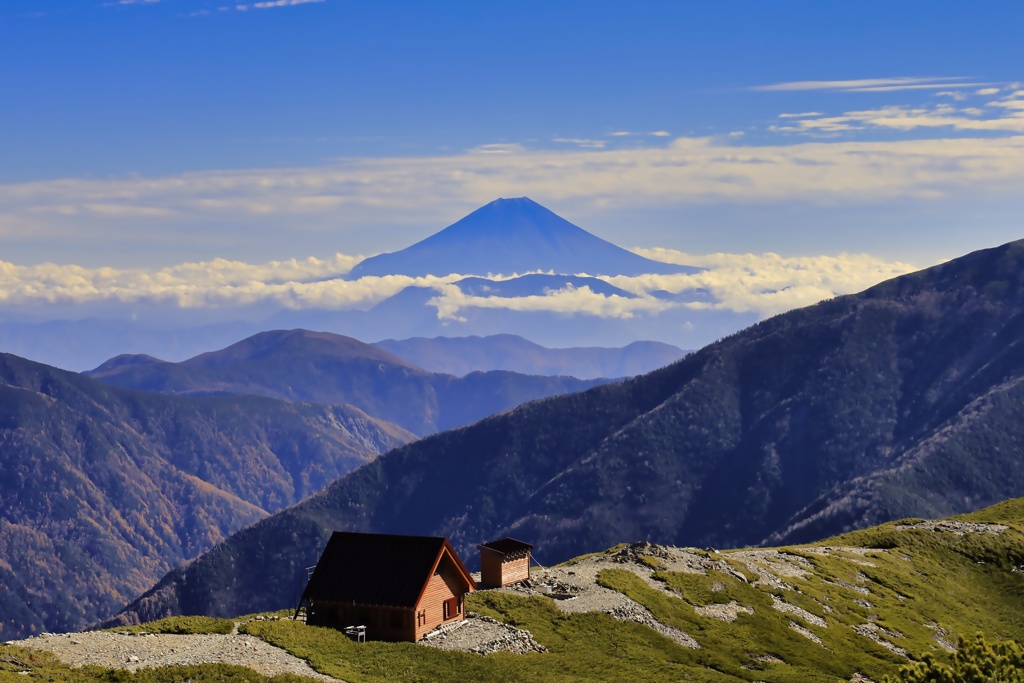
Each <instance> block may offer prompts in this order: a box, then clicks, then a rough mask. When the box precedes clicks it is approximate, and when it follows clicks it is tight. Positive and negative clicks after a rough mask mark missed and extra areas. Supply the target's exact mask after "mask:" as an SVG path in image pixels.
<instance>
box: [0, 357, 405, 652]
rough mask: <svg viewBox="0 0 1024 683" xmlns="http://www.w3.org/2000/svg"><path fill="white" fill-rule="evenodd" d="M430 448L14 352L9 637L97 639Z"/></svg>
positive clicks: (271, 406)
mask: <svg viewBox="0 0 1024 683" xmlns="http://www.w3.org/2000/svg"><path fill="white" fill-rule="evenodd" d="M414 438H415V437H414V435H413V434H411V433H409V432H407V431H405V430H403V429H401V428H399V427H397V426H395V425H392V424H388V423H385V422H383V421H380V420H375V419H374V418H371V417H369V416H367V415H366V414H365V413H363V412H361V411H359V410H357V409H355V408H352V407H351V406H330V405H310V404H298V403H286V402H283V401H277V400H272V399H268V398H261V397H255V396H241V397H239V396H219V397H204V398H188V397H180V396H163V395H159V394H146V393H142V392H135V391H128V390H126V389H121V388H118V387H113V386H110V385H107V384H104V383H102V382H98V381H96V380H93V379H89V378H86V377H82V376H80V375H77V374H75V373H71V372H66V371H63V370H58V369H56V368H52V367H49V366H45V365H41V364H38V363H33V362H31V361H27V360H24V359H22V358H18V357H17V356H11V355H8V354H0V501H2V504H0V638H3V639H8V638H14V637H17V636H20V635H25V634H28V633H33V632H35V633H38V632H40V631H44V630H48V631H63V630H75V629H80V628H84V627H85V626H86V625H88V624H89V623H90V622H92V621H95V620H96V619H98V618H99V617H100V616H104V615H106V614H108V613H109V612H110V610H112V609H117V608H118V607H119V606H120V604H121V603H123V602H124V601H125V600H127V599H130V598H131V596H134V595H136V594H138V592H139V591H141V590H144V589H145V588H146V587H147V586H149V585H151V584H152V582H153V581H155V580H156V579H157V578H158V577H159V576H161V575H163V574H164V573H165V572H166V571H167V570H168V569H169V568H171V567H173V566H175V565H177V564H178V563H180V562H182V561H184V560H187V559H189V558H192V557H194V556H195V555H196V554H198V553H200V552H202V551H203V550H206V549H208V548H209V547H210V546H212V545H213V544H214V543H216V542H218V541H220V540H222V539H223V538H225V537H226V536H228V535H229V534H230V533H232V532H233V531H236V530H238V529H239V528H241V527H243V526H245V525H247V524H251V523H252V522H254V521H256V520H258V519H260V518H262V517H264V516H266V515H267V514H268V513H270V512H274V511H276V510H278V509H280V508H282V507H284V506H286V505H290V504H292V503H295V502H297V501H299V500H301V499H302V498H304V497H306V496H308V495H310V494H311V493H313V492H315V491H317V490H319V489H320V488H322V487H323V486H325V485H326V484H327V483H328V482H330V481H331V480H333V479H334V478H336V477H337V476H339V475H341V474H344V473H346V472H348V471H349V470H351V469H353V468H354V467H356V466H357V465H359V464H362V463H364V462H366V461H367V460H370V459H372V458H373V457H375V456H376V455H377V454H379V453H382V452H384V451H386V450H389V449H390V448H392V447H394V446H397V445H399V444H401V443H405V442H407V441H410V440H412V439H414Z"/></svg>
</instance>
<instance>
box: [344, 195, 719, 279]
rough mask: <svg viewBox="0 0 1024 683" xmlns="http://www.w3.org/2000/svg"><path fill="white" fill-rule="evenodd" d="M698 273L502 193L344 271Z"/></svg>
mask: <svg viewBox="0 0 1024 683" xmlns="http://www.w3.org/2000/svg"><path fill="white" fill-rule="evenodd" d="M538 270H539V271H545V272H547V271H553V272H555V273H558V274H567V275H573V274H577V273H589V274H591V275H642V274H644V273H693V272H697V271H698V270H699V269H698V268H690V267H687V266H677V265H673V264H670V263H662V262H661V261H652V260H651V259H647V258H644V257H642V256H639V255H637V254H634V253H633V252H631V251H627V250H626V249H623V248H622V247H619V246H616V245H614V244H612V243H611V242H608V241H606V240H603V239H601V238H600V237H596V236H594V235H592V234H590V233H589V232H587V231H586V230H584V229H582V228H580V227H577V226H575V225H573V224H572V223H570V222H569V221H567V220H565V219H564V218H562V217H561V216H559V215H557V214H555V213H554V212H552V211H550V210H549V209H546V208H544V207H543V206H541V205H540V204H538V203H537V202H535V201H533V200H532V199H530V198H528V197H519V198H516V199H496V200H494V201H493V202H491V203H490V204H487V205H486V206H482V207H480V208H479V209H477V210H476V211H474V212H473V213H471V214H469V215H468V216H466V217H465V218H462V219H461V220H459V221H457V222H455V223H453V224H452V225H449V226H448V227H447V228H445V229H444V230H442V231H440V232H438V233H436V234H434V235H431V236H430V237H428V238H426V239H424V240H422V241H420V242H417V243H416V244H413V245H412V246H410V247H406V248H405V249H402V250H401V251H396V252H393V253H389V254H380V255H379V256H373V257H371V258H368V259H366V260H365V261H363V262H361V263H359V264H358V265H356V267H355V268H353V269H352V271H351V272H350V273H349V274H348V275H347V276H346V277H348V278H349V279H356V278H360V277H366V276H370V275H376V276H381V277H383V276H385V275H408V276H410V277H422V276H426V275H439V276H443V275H450V274H452V273H461V274H464V275H489V274H494V275H498V274H504V275H512V274H513V273H527V272H531V271H538Z"/></svg>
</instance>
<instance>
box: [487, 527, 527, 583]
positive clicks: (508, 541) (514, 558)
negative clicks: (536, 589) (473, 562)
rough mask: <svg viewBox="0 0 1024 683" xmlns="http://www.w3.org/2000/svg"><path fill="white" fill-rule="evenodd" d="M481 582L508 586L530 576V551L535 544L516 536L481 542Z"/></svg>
mask: <svg viewBox="0 0 1024 683" xmlns="http://www.w3.org/2000/svg"><path fill="white" fill-rule="evenodd" d="M477 548H479V549H480V583H481V584H483V585H485V586H508V585H509V584H513V583H519V582H520V581H525V580H526V579H528V578H530V551H531V550H533V546H532V545H530V544H529V543H523V542H522V541H517V540H516V539H514V538H503V539H501V540H500V541H491V542H490V543H481V544H480V545H478V546H477Z"/></svg>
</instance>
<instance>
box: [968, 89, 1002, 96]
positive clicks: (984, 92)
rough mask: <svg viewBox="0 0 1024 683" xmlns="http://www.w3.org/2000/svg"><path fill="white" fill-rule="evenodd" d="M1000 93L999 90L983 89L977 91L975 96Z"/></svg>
mask: <svg viewBox="0 0 1024 683" xmlns="http://www.w3.org/2000/svg"><path fill="white" fill-rule="evenodd" d="M998 92H999V88H982V89H981V90H978V91H976V92H975V93H974V94H975V95H995V94H996V93H998Z"/></svg>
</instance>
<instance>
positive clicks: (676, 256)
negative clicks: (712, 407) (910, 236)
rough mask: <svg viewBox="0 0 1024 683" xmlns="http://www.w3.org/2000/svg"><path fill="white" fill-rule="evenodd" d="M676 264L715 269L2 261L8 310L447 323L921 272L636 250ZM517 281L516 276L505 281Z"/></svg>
mask: <svg viewBox="0 0 1024 683" xmlns="http://www.w3.org/2000/svg"><path fill="white" fill-rule="evenodd" d="M635 251H636V252H637V253H639V254H641V255H643V256H646V257H648V258H653V259H657V260H661V261H666V262H669V263H681V264H687V265H696V266H701V267H703V268H705V269H706V270H704V271H702V272H700V273H696V274H693V275H641V276H637V277H602V278H600V279H602V280H604V281H606V282H608V283H610V284H612V285H614V286H616V287H619V288H620V289H623V290H625V291H627V292H630V293H632V294H634V295H635V297H625V296H619V295H610V296H609V295H604V294H600V293H596V292H594V291H593V290H591V289H590V288H589V287H580V288H574V287H565V288H563V289H559V290H555V291H549V292H546V293H545V294H544V295H536V296H524V297H495V296H470V295H467V294H464V293H463V292H462V291H461V290H459V288H458V287H457V286H456V285H455V284H453V283H454V282H456V281H457V280H460V279H462V278H463V277H466V275H449V276H446V277H442V278H437V277H421V278H411V277H406V276H400V275H395V276H387V277H364V278H360V279H358V280H343V279H339V277H338V276H339V275H342V274H344V273H347V272H348V271H349V270H350V269H351V268H352V266H354V265H355V264H356V263H358V262H359V261H360V260H361V259H362V257H357V256H346V255H343V254H336V255H335V256H334V257H332V258H330V259H317V258H307V259H302V260H298V259H289V260H285V261H271V262H269V263H263V264H247V263H242V262H238V261H227V260H224V259H216V260H213V261H207V262H201V263H183V264H179V265H176V266H171V267H167V268H160V269H155V270H144V269H116V268H109V267H101V268H84V267H81V266H77V265H56V264H49V263H48V264H42V265H38V266H19V265H15V264H13V263H8V262H3V261H0V307H3V308H7V309H17V308H19V307H31V308H32V309H33V310H36V311H38V310H39V307H40V306H45V305H47V304H61V305H68V304H70V305H89V304H97V303H104V304H116V305H123V306H125V307H126V310H127V308H128V307H131V306H134V305H138V304H143V305H164V306H171V307H174V308H181V309H193V310H194V309H240V308H245V307H248V306H256V305H263V306H266V305H270V306H276V307H278V308H287V309H306V308H325V309H352V308H368V307H370V306H372V305H374V304H376V303H378V302H380V301H382V300H383V299H385V298H387V297H390V296H393V295H394V294H397V293H398V292H400V291H401V290H402V289H404V288H406V287H410V286H418V287H428V288H432V289H435V290H437V296H435V297H434V298H433V299H432V300H431V301H430V302H429V305H431V306H434V307H436V308H437V315H438V317H439V318H440V319H442V320H459V319H461V318H462V314H464V313H465V311H466V310H467V309H472V308H489V309H504V310H511V311H548V312H555V313H562V314H575V315H588V316H597V317H602V318H620V319H629V318H632V317H634V316H636V315H638V314H649V315H657V314H659V313H661V312H664V311H667V310H669V309H672V308H678V307H680V306H688V307H691V308H715V309H721V310H730V311H734V312H738V313H749V312H754V313H757V314H759V315H762V316H767V315H771V314H774V313H778V312H781V311H784V310H788V309H791V308H794V307H797V306H804V305H808V304H812V303H815V302H817V301H820V300H821V299H824V298H828V297H832V296H835V295H837V294H845V293H850V292H856V291H860V290H862V289H865V288H866V287H869V286H871V285H873V284H876V283H877V282H880V281H882V280H885V279H888V278H891V277H895V276H897V275H902V274H904V273H907V272H911V271H913V270H915V269H916V268H915V267H914V266H912V265H910V264H906V263H899V262H889V261H885V260H883V259H879V258H876V257H872V256H868V255H864V254H860V255H856V254H855V255H850V254H840V255H839V256H815V257H798V258H784V257H782V256H779V255H777V254H709V255H703V256H701V255H694V254H685V253H682V252H678V251H673V250H669V249H636V250H635ZM511 277H516V274H512V275H509V276H505V277H499V278H495V279H509V278H511ZM694 289H703V290H707V291H708V292H710V293H711V294H712V296H713V297H714V298H715V301H714V302H711V303H701V304H680V303H676V302H671V301H665V300H662V299H659V298H656V297H655V296H654V293H655V292H658V291H665V292H670V293H681V292H687V291H690V290H694Z"/></svg>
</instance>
